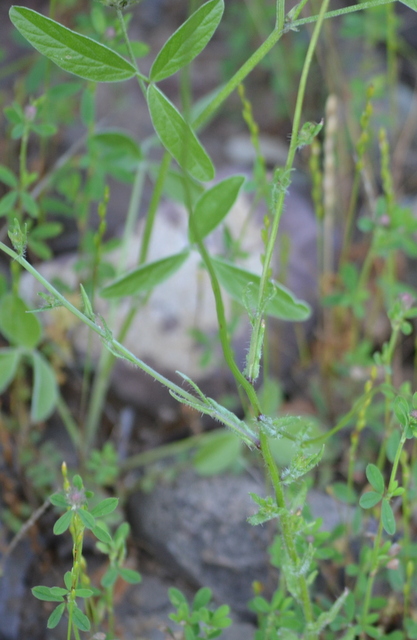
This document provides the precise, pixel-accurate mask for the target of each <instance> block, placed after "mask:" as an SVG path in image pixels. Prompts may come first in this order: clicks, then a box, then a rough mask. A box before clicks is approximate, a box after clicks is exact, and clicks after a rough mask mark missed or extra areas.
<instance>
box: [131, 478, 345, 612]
mask: <svg viewBox="0 0 417 640" xmlns="http://www.w3.org/2000/svg"><path fill="white" fill-rule="evenodd" d="M250 492H253V493H257V494H260V495H264V494H265V488H264V484H263V483H262V482H261V481H257V480H255V479H254V478H252V477H249V476H248V475H240V476H232V475H222V476H211V477H198V476H196V475H195V474H194V473H193V472H191V471H188V472H186V473H184V474H183V475H182V476H180V477H179V478H178V479H177V481H176V482H175V483H173V484H171V485H160V486H158V487H157V488H156V489H155V490H154V491H153V492H152V493H151V494H135V495H133V496H132V497H131V499H130V503H129V514H130V522H131V525H132V531H133V534H134V536H137V537H139V538H141V539H142V540H144V541H145V543H146V545H147V546H149V547H150V549H151V550H153V551H154V552H155V554H156V557H157V558H158V559H159V560H160V561H161V562H163V563H164V564H165V566H166V567H167V570H168V571H171V572H172V571H174V572H175V574H176V575H178V576H180V577H183V578H185V579H187V580H189V581H191V582H192V583H193V584H195V586H196V587H201V586H208V587H210V588H211V589H212V590H213V594H214V597H215V598H216V600H217V602H218V603H225V604H229V605H230V606H231V608H232V610H233V611H235V612H236V613H237V614H239V615H241V616H245V614H246V615H247V603H248V601H249V600H250V599H251V598H252V597H253V593H252V583H253V581H254V580H259V581H261V582H262V583H263V584H264V585H265V586H266V589H267V590H268V587H269V586H270V587H271V589H274V587H275V584H276V575H272V574H271V571H272V570H271V567H270V564H269V559H268V554H267V548H268V546H269V544H270V543H271V541H272V538H273V536H274V534H275V532H276V523H274V522H270V523H267V524H265V525H263V526H257V527H254V526H251V525H250V524H249V523H248V522H247V517H248V516H250V515H252V514H253V513H255V512H256V510H257V508H256V505H255V504H254V503H253V501H252V500H251V498H250V496H249V493H250ZM308 504H309V506H310V510H311V512H312V515H313V517H314V518H318V517H321V518H322V519H323V526H322V528H323V529H324V530H331V529H333V528H334V527H335V526H336V525H337V524H339V523H340V522H342V521H346V519H348V517H349V509H348V508H346V507H345V506H344V505H340V503H338V502H337V501H336V500H334V499H333V498H331V497H330V496H328V495H326V494H323V493H321V492H318V491H312V492H311V493H310V495H309V498H308Z"/></svg>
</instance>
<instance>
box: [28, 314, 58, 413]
mask: <svg viewBox="0 0 417 640" xmlns="http://www.w3.org/2000/svg"><path fill="white" fill-rule="evenodd" d="M32 317H33V316H32ZM32 358H33V378H34V382H33V393H32V405H31V409H30V416H31V418H32V420H33V421H34V422H40V421H41V420H46V419H47V418H49V416H50V415H51V413H52V412H53V410H54V409H55V405H56V402H57V399H58V386H57V382H56V376H55V373H54V370H53V369H52V367H51V365H50V364H49V362H48V361H47V360H45V358H44V357H43V355H42V354H41V353H39V352H38V351H34V352H33V354H32Z"/></svg>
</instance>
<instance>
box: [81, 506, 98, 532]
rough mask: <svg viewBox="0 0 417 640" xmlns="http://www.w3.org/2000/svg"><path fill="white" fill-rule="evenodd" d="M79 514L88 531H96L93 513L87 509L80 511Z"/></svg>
mask: <svg viewBox="0 0 417 640" xmlns="http://www.w3.org/2000/svg"><path fill="white" fill-rule="evenodd" d="M77 513H78V515H79V517H80V520H81V522H82V523H83V525H84V526H85V527H86V528H87V529H94V526H95V524H96V521H95V520H94V516H92V515H91V513H89V512H88V511H86V510H85V509H78V511H77Z"/></svg>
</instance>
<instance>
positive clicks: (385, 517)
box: [381, 498, 397, 536]
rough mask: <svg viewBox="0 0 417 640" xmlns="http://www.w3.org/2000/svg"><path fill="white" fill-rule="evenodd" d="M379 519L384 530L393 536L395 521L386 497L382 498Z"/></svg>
mask: <svg viewBox="0 0 417 640" xmlns="http://www.w3.org/2000/svg"><path fill="white" fill-rule="evenodd" d="M381 519H382V526H383V527H384V529H385V531H386V532H387V533H388V535H389V536H393V535H394V533H395V531H396V529H397V525H396V523H395V517H394V513H393V511H392V508H391V505H390V503H389V502H388V500H387V499H386V498H384V499H383V500H382V509H381Z"/></svg>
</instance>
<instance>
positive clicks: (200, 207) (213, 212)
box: [188, 176, 245, 242]
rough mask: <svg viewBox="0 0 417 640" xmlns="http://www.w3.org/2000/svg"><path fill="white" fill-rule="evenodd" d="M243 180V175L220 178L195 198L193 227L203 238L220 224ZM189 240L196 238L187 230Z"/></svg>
mask: <svg viewBox="0 0 417 640" xmlns="http://www.w3.org/2000/svg"><path fill="white" fill-rule="evenodd" d="M244 182H245V178H244V176H232V177H231V178H226V180H222V182H219V183H218V184H216V185H215V186H214V187H212V188H211V189H207V191H205V192H204V193H203V194H202V195H201V196H200V198H199V199H198V200H197V202H196V205H195V209H194V213H193V218H192V221H193V228H196V231H197V232H198V236H199V237H200V238H201V239H203V238H204V237H205V236H207V235H208V234H209V233H211V232H212V231H213V229H215V228H216V227H217V225H219V224H220V222H221V221H222V220H223V219H224V218H225V217H226V216H227V214H228V213H229V211H230V209H231V208H232V207H233V205H234V203H235V202H236V198H237V197H238V195H239V191H240V189H241V187H242V185H243V183H244ZM188 235H189V239H190V242H195V240H196V238H194V235H193V233H192V229H191V228H190V230H189V234H188Z"/></svg>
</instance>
